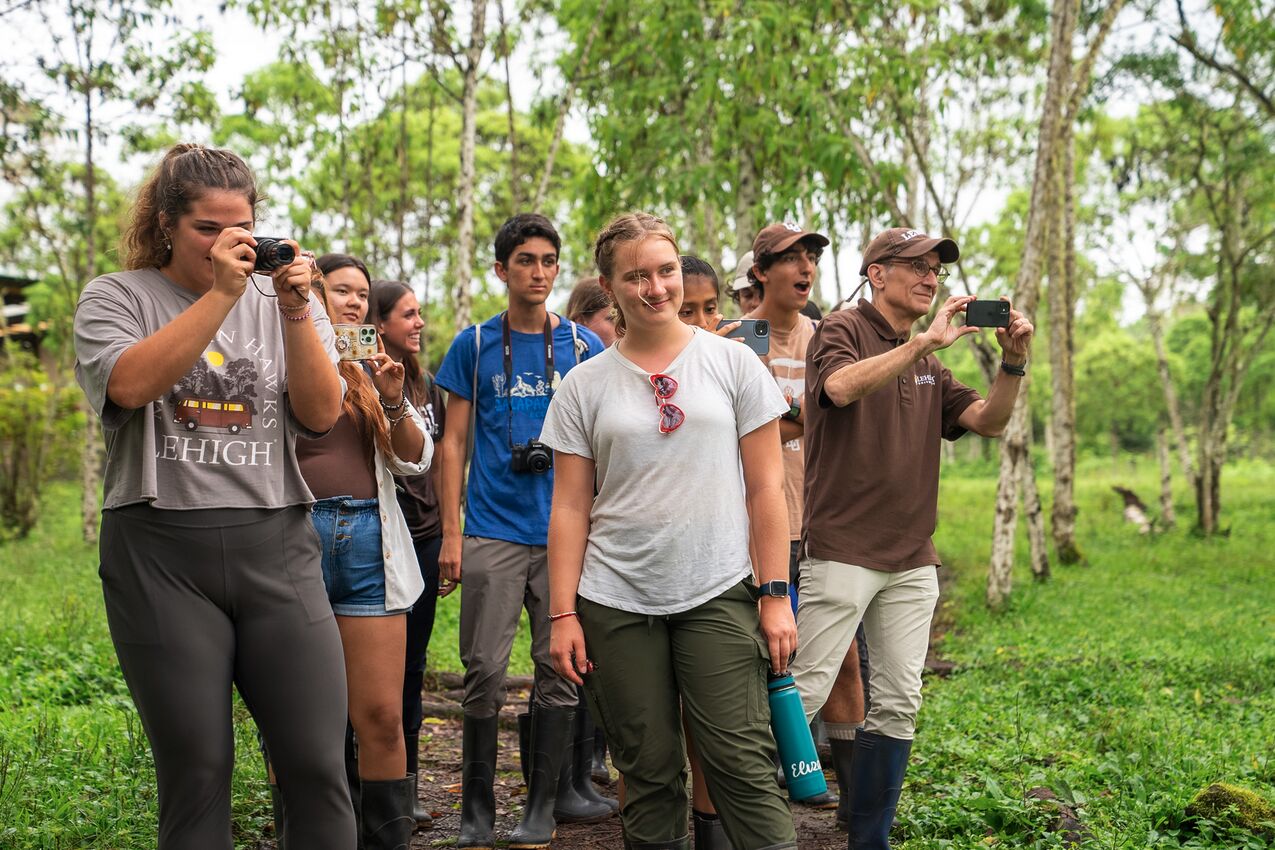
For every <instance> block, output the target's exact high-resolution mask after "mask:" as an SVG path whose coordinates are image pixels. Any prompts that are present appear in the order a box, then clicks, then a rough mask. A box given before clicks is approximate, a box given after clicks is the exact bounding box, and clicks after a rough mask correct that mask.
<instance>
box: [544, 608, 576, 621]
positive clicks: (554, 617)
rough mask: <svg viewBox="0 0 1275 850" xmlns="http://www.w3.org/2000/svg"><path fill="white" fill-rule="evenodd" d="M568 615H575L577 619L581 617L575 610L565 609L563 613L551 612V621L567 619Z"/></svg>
mask: <svg viewBox="0 0 1275 850" xmlns="http://www.w3.org/2000/svg"><path fill="white" fill-rule="evenodd" d="M567 617H575V618H576V619H579V618H580V615H579V614H577V613H576V612H575V611H563V612H562V613H561V614H550V615H549V622H551V623H552V622H555V621H557V620H565V619H566V618H567Z"/></svg>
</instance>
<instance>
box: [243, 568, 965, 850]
mask: <svg viewBox="0 0 1275 850" xmlns="http://www.w3.org/2000/svg"><path fill="white" fill-rule="evenodd" d="M947 573H948V571H946V570H940V571H939V579H940V586H941V588H942V596H943V597H947V596H948V590H949V583H950V581H951V578H952V577H951V576H950V575H948V574H947ZM950 620H951V613H950V612H948V611H945V610H944V608H943V607H942V606H941V605H940V607H939V610H938V611H937V612H936V616H935V620H934V625H933V629H932V633H931V636H930V644H931V650H930V654H929V657H928V658H927V659H926V669H927V675H937V676H946V675H949V674H950V673H951V671H952V665H951V663H950V662H947V661H945V660H943V659H941V658H939V657H938V655H937V654H936V653H935V652H934V648H933V646H934V643H935V641H936V640H937V638H938V637H939V636H940V635H941V634H942V633H943V632H945V631H947V630H948V629H949V628H950V627H951V622H950ZM530 686H531V680H530V679H529V678H526V677H520V678H515V677H511V678H510V680H509V699H508V701H507V703H506V705H505V708H504V709H503V710H502V711H501V724H500V726H501V728H500V750H499V755H498V756H497V762H496V835H497V839H498V840H502V839H503V837H504V836H507V835H508V834H509V833H510V832H511V831H512V830H513V828H514V827H515V826H517V824H518V819H519V817H520V816H521V813H522V802H523V797H524V795H525V794H526V788H525V787H524V786H523V783H522V772H521V768H520V765H519V763H518V758H519V757H518V731H517V730H518V712H519V711H523V710H525V707H526V705H527V697H528V689H529V688H530ZM461 695H462V691H461V679H460V676H458V675H456V674H448V673H443V674H432V675H431V676H429V677H428V678H427V680H426V693H425V716H426V717H425V726H424V727H423V728H422V729H421V752H420V764H421V769H422V771H423V773H424V774H425V776H424V779H423V781H422V783H421V798H422V799H423V800H424V801H425V805H426V807H427V808H428V809H429V811H430V813H431V814H432V815H433V816H434V826H433V828H432V829H428V830H423V831H420V832H417V833H416V834H415V836H413V838H412V848H413V850H424V848H433V847H452V846H454V845H455V843H456V835H457V833H458V832H459V831H460V779H461V777H460V769H461V764H460V763H461V720H460V716H461V707H460V699H461ZM822 755H824V763H825V764H827V763H828V759H827V758H826V753H824V754H822ZM612 773H614V771H612ZM825 776H826V777H827V780H828V785H829V787H832V788H836V777H835V776H834V775H833V773H832V771H831V769H829V770H826V771H825ZM601 790H602V792H603V793H604V794H607V795H608V796H614V795H615V786H614V783H612V784H611V785H610V786H608V787H605V788H601ZM793 821H794V823H795V824H796V827H797V844H798V846H799V847H800V848H801V850H834V848H835V850H840V848H843V847H845V846H846V834H845V833H844V832H842V831H841V830H838V829H837V827H836V824H835V822H834V813H833V812H831V811H818V810H814V809H810V808H807V807H805V806H793ZM622 846H623V841H622V839H621V836H620V820H619V818H612V819H610V820H609V821H606V822H604V823H600V824H580V825H567V824H564V825H563V826H560V827H559V828H558V832H557V835H556V837H555V838H554V841H553V847H554V850H603V848H605V850H618V848H620V847H622ZM274 847H275V845H274V842H272V841H266V842H262V844H261V848H262V850H274Z"/></svg>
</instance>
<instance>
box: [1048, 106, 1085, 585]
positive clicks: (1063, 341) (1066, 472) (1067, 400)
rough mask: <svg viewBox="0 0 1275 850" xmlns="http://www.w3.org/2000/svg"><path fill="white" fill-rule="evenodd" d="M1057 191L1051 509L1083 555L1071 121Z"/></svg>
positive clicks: (1065, 556)
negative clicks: (1078, 523)
mask: <svg viewBox="0 0 1275 850" xmlns="http://www.w3.org/2000/svg"><path fill="white" fill-rule="evenodd" d="M1059 135H1060V137H1061V138H1060V140H1059V150H1058V154H1059V168H1058V178H1057V186H1058V189H1059V190H1060V191H1059V195H1058V199H1057V201H1058V203H1057V204H1056V207H1055V209H1056V214H1055V218H1054V227H1055V228H1056V230H1055V234H1054V236H1055V239H1054V243H1053V245H1054V250H1053V251H1052V252H1051V255H1050V257H1051V262H1050V273H1049V318H1050V323H1049V324H1050V327H1049V364H1050V375H1051V379H1052V380H1051V383H1052V393H1051V396H1050V401H1051V405H1050V417H1049V432H1050V436H1051V439H1050V441H1049V442H1050V444H1051V445H1050V448H1051V452H1050V455H1051V458H1052V459H1053V467H1054V504H1053V509H1052V511H1051V513H1050V520H1051V525H1052V528H1053V539H1054V549H1055V551H1057V553H1058V560H1059V561H1060V562H1061V563H1064V564H1074V563H1076V562H1077V561H1080V560H1081V554H1080V548H1079V547H1078V546H1077V545H1076V492H1075V482H1076V388H1075V378H1074V371H1073V356H1074V353H1075V333H1074V327H1075V318H1074V315H1073V314H1074V313H1075V309H1076V296H1075V291H1076V280H1075V276H1076V245H1075V227H1076V198H1075V193H1074V192H1073V191H1072V182H1073V174H1074V173H1075V153H1076V137H1075V131H1074V128H1073V127H1072V126H1063V127H1061V128H1059Z"/></svg>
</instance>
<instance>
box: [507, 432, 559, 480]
mask: <svg viewBox="0 0 1275 850" xmlns="http://www.w3.org/2000/svg"><path fill="white" fill-rule="evenodd" d="M509 448H510V451H511V452H513V457H512V458H510V461H509V468H510V469H512V470H513V471H514V472H530V473H531V474H533V475H544V474H545V473H546V472H548V471H549V470H550V469H553V449H551V448H549V447H548V446H546V445H545V444H544V443H542V442H540V441H539V440H528V441H527V442H525V443H516V444H514V445H512V446H510V447H509Z"/></svg>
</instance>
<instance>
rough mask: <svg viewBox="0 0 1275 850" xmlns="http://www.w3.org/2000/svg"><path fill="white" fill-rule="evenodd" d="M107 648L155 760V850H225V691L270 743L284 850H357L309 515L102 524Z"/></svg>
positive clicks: (178, 517) (138, 515)
mask: <svg viewBox="0 0 1275 850" xmlns="http://www.w3.org/2000/svg"><path fill="white" fill-rule="evenodd" d="M101 560H102V565H101V569H100V571H99V572H100V575H101V577H102V590H103V595H104V596H105V598H106V615H107V620H108V622H109V624H110V629H111V639H112V640H113V641H114V643H115V651H116V654H117V655H118V656H119V661H120V668H121V669H122V670H123V673H124V680H125V681H126V682H127V683H128V687H129V691H130V692H131V693H132V695H133V702H134V704H136V706H137V711H138V713H139V714H140V715H141V718H142V726H143V727H144V728H145V730H146V736H147V738H148V739H149V740H150V743H151V749H152V751H153V752H154V755H155V773H156V779H157V780H158V787H159V850H177V848H181V850H229V848H231V847H232V846H233V842H232V839H231V829H230V823H231V822H230V779H231V768H232V766H233V763H234V752H235V748H234V729H233V722H232V718H231V692H230V688H231V685H232V684H233V685H234V686H235V687H236V688H237V689H238V690H239V694H240V695H241V696H242V697H243V701H244V703H245V704H246V705H247V707H248V710H249V711H250V712H252V715H253V718H254V719H255V720H256V722H257V726H258V728H259V729H260V730H261V732H262V734H263V736H264V737H265V740H266V742H267V743H268V744H269V747H270V754H271V757H272V759H273V764H274V768H275V771H276V775H277V776H278V779H279V786H280V790H281V792H282V794H283V798H284V804H285V808H286V811H287V816H288V818H287V824H286V825H285V828H284V840H285V841H286V843H287V844H288V845H289V846H291V847H305V848H320V850H352V848H353V847H354V846H355V834H354V812H353V810H352V809H351V806H350V794H349V790H348V788H347V786H346V780H345V767H344V753H343V751H342V741H343V738H344V732H345V719H346V692H345V663H344V660H343V656H342V653H341V638H340V635H339V634H338V632H337V629H336V621H335V619H334V618H333V616H332V609H331V607H330V606H329V604H328V597H327V592H326V591H325V589H324V586H323V575H322V572H321V570H320V560H319V545H318V539H317V537H316V535H315V532H314V527H313V526H312V525H311V524H310V520H309V516H308V512H307V510H306V509H305V508H304V507H300V506H296V507H290V508H281V509H278V510H262V509H217V510H200V511H168V510H157V509H155V508H151V507H149V506H146V505H132V506H129V507H125V508H119V509H114V510H108V511H105V512H104V513H103V515H102V538H101Z"/></svg>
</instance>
